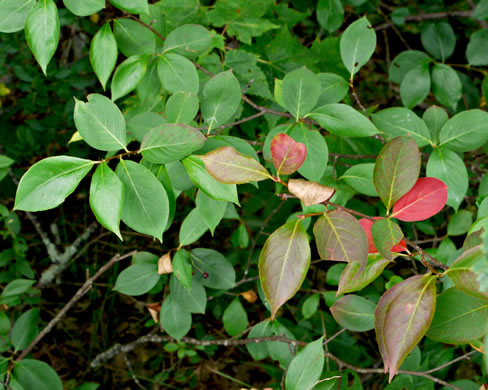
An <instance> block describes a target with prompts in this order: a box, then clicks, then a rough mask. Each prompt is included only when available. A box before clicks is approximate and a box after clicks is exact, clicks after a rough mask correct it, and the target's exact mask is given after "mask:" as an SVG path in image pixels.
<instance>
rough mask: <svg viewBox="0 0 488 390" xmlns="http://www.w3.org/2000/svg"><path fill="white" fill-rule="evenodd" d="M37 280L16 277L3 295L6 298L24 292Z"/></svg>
mask: <svg viewBox="0 0 488 390" xmlns="http://www.w3.org/2000/svg"><path fill="white" fill-rule="evenodd" d="M35 282H36V281H35V280H29V279H14V280H12V281H11V282H9V283H8V284H7V285H6V286H5V288H4V289H3V291H2V295H1V296H2V297H3V298H6V297H13V296H15V295H20V294H23V293H25V292H26V291H27V290H29V288H31V287H32V286H33V285H34V283H35ZM0 333H1V332H0Z"/></svg>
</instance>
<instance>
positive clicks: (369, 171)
mask: <svg viewBox="0 0 488 390" xmlns="http://www.w3.org/2000/svg"><path fill="white" fill-rule="evenodd" d="M373 171H374V164H373V163H364V164H356V165H354V166H352V167H350V168H348V169H347V171H346V172H344V174H343V175H342V176H341V180H344V181H345V182H346V183H347V185H349V186H351V187H352V188H354V189H355V190H356V191H357V192H359V193H360V194H364V195H368V196H378V193H377V192H376V188H375V186H374V183H373Z"/></svg>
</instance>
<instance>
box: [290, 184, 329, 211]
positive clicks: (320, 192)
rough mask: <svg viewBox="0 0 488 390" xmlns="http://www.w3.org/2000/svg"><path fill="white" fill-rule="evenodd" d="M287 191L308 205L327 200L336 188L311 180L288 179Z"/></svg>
mask: <svg viewBox="0 0 488 390" xmlns="http://www.w3.org/2000/svg"><path fill="white" fill-rule="evenodd" d="M288 191H290V193H291V194H292V195H295V196H296V197H297V198H298V199H300V200H301V201H302V202H303V204H304V205H305V206H307V207H308V206H311V205H313V204H319V203H322V202H325V201H326V200H329V199H330V198H332V196H333V195H334V193H335V191H336V189H335V188H332V187H327V186H324V185H322V184H319V183H316V182H313V181H307V180H303V179H290V180H288Z"/></svg>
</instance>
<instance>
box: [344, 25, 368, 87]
mask: <svg viewBox="0 0 488 390" xmlns="http://www.w3.org/2000/svg"><path fill="white" fill-rule="evenodd" d="M375 48H376V32H375V31H374V29H373V27H372V26H371V23H370V22H369V20H368V19H367V18H366V17H363V18H361V19H358V20H356V21H355V22H353V23H351V24H350V25H349V26H348V27H347V28H346V31H344V33H343V34H342V36H341V58H342V62H343V63H344V65H345V66H346V68H347V70H348V71H349V73H350V74H351V77H350V80H351V81H352V79H353V78H354V75H355V74H356V72H357V71H358V70H359V69H360V68H361V67H362V66H363V65H365V64H366V63H367V62H368V61H369V59H370V58H371V56H372V55H373V52H374V49H375Z"/></svg>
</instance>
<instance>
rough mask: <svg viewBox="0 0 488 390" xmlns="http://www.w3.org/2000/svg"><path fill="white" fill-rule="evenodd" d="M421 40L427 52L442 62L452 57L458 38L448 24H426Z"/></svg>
mask: <svg viewBox="0 0 488 390" xmlns="http://www.w3.org/2000/svg"><path fill="white" fill-rule="evenodd" d="M421 39H422V44H423V45H424V48H425V50H427V51H428V52H429V53H430V54H431V55H432V56H433V57H434V58H435V59H437V60H441V61H442V62H444V61H445V60H446V59H447V58H449V57H450V56H451V54H452V53H453V51H454V46H456V36H455V35H454V31H453V29H452V27H451V25H450V24H449V23H447V22H441V23H437V24H434V23H428V24H426V25H425V26H424V28H423V29H422V34H421Z"/></svg>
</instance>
